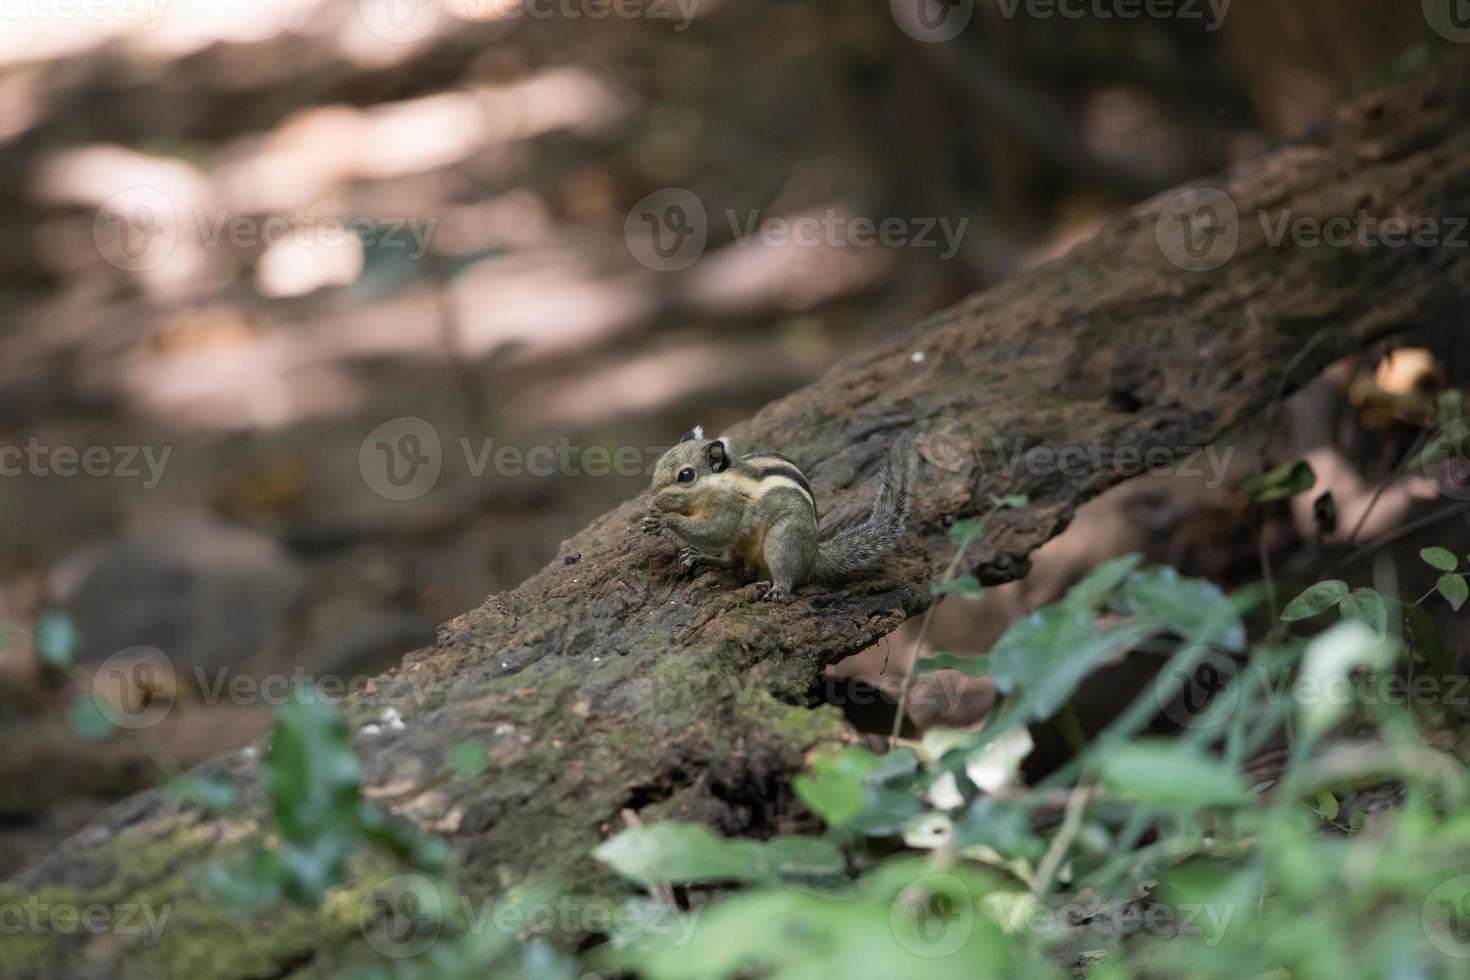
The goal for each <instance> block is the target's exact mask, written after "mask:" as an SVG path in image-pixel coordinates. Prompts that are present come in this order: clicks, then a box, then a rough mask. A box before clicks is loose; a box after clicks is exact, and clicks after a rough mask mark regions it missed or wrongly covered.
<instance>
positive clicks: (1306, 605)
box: [1281, 579, 1350, 623]
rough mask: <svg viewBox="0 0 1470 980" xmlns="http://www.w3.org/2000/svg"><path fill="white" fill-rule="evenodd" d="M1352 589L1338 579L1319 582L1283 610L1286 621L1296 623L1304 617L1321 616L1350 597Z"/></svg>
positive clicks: (1282, 613) (1283, 617) (1282, 617)
mask: <svg viewBox="0 0 1470 980" xmlns="http://www.w3.org/2000/svg"><path fill="white" fill-rule="evenodd" d="M1349 592H1350V590H1349V589H1348V584H1347V583H1346V582H1343V581H1339V580H1338V579H1331V580H1329V581H1326V582H1318V583H1317V584H1316V585H1314V586H1312V587H1311V588H1309V589H1307V590H1306V591H1305V592H1303V593H1302V594H1301V595H1299V596H1297V597H1296V598H1295V599H1293V600H1291V602H1289V603H1287V606H1286V608H1285V609H1284V610H1282V612H1281V619H1282V620H1283V621H1284V622H1288V623H1296V622H1300V621H1301V620H1303V619H1311V618H1312V617H1313V616H1320V615H1322V613H1325V612H1326V611H1327V610H1329V609H1334V608H1336V607H1337V605H1338V604H1339V603H1341V602H1342V601H1343V600H1344V599H1346V598H1347V597H1348V594H1349Z"/></svg>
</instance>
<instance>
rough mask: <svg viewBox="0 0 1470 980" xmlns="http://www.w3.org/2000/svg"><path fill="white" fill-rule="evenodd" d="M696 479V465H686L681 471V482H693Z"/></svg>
mask: <svg viewBox="0 0 1470 980" xmlns="http://www.w3.org/2000/svg"><path fill="white" fill-rule="evenodd" d="M693 481H694V467H692V466H686V467H684V468H683V469H682V470H680V471H679V482H680V483H692V482H693Z"/></svg>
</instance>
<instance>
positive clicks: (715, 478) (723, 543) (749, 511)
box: [642, 426, 909, 601]
mask: <svg viewBox="0 0 1470 980" xmlns="http://www.w3.org/2000/svg"><path fill="white" fill-rule="evenodd" d="M908 510H909V459H908V447H907V445H905V444H898V445H895V446H894V447H893V448H891V449H890V450H889V451H888V454H887V456H886V457H885V459H884V461H883V468H882V471H881V472H880V474H879V481H878V494H877V497H876V499H874V501H873V509H872V512H871V513H869V514H868V516H867V518H866V519H864V520H862V521H859V522H857V523H853V524H850V525H848V526H846V527H842V528H839V529H836V530H832V529H828V530H827V531H822V532H819V531H818V530H817V503H816V498H815V497H813V496H812V488H811V486H810V484H808V483H807V481H806V477H805V476H803V475H802V472H801V470H800V469H798V468H797V466H796V464H795V463H793V462H791V460H789V459H787V458H786V457H784V456H781V455H779V454H777V453H752V454H750V455H748V456H742V457H736V455H735V453H734V451H733V450H732V449H731V448H730V440H729V439H728V438H720V439H708V440H707V439H705V438H704V430H703V429H701V428H699V427H697V426H696V427H695V428H694V429H693V431H691V432H688V433H686V434H685V435H684V438H683V439H681V440H680V441H679V444H678V445H676V446H674V447H673V448H672V449H670V450H669V451H668V452H666V453H664V454H663V456H662V457H660V459H659V461H658V463H657V464H656V465H655V468H654V474H653V484H652V486H651V487H650V488H649V516H647V517H645V518H644V519H643V522H642V527H643V530H644V531H645V532H646V533H649V534H654V533H657V532H658V531H659V530H661V529H662V528H668V529H669V530H670V531H673V532H674V534H675V535H676V536H678V537H679V538H680V539H681V540H682V541H683V542H684V543H685V544H686V545H687V547H685V548H683V549H681V550H680V552H679V566H680V568H681V569H682V570H684V571H685V572H690V573H692V572H694V571H695V570H696V569H697V568H698V567H699V566H700V565H711V566H714V567H717V568H732V569H733V568H745V569H746V570H748V571H752V572H755V573H756V574H758V575H759V576H760V578H761V579H762V582H761V584H762V585H763V586H765V593H764V595H763V596H762V598H765V599H770V600H773V601H781V600H784V599H786V598H787V597H789V596H790V595H791V592H792V590H794V589H795V588H796V587H797V586H799V585H803V584H805V583H806V582H809V581H812V580H820V581H832V580H834V579H841V578H845V577H847V576H850V575H852V574H854V573H856V572H861V571H863V570H864V569H867V568H870V567H871V566H872V565H873V564H875V563H876V562H877V561H878V559H880V558H882V557H883V556H884V555H885V554H887V553H888V552H890V551H892V550H893V549H894V548H895V547H897V545H898V543H899V542H900V541H901V540H902V539H903V529H904V521H905V519H906V518H907V517H908Z"/></svg>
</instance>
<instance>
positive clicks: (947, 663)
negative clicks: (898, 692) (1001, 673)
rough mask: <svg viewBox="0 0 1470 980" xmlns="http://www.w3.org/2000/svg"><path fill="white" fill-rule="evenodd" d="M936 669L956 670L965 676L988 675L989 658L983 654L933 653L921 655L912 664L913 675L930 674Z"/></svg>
mask: <svg viewBox="0 0 1470 980" xmlns="http://www.w3.org/2000/svg"><path fill="white" fill-rule="evenodd" d="M936 670H957V671H959V672H960V673H962V674H964V675H965V676H967V677H989V676H990V658H989V657H988V656H984V655H974V656H966V655H964V654H954V653H934V654H931V655H929V656H927V657H921V658H920V659H919V660H918V662H916V663H915V664H914V676H915V677H918V676H919V675H921V674H932V673H934V672H935V671H936Z"/></svg>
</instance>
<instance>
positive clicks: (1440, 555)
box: [1419, 548, 1460, 572]
mask: <svg viewBox="0 0 1470 980" xmlns="http://www.w3.org/2000/svg"><path fill="white" fill-rule="evenodd" d="M1419 557H1421V558H1423V559H1424V561H1425V562H1426V563H1427V564H1429V565H1432V566H1433V567H1435V568H1437V569H1439V570H1440V571H1441V572H1453V571H1454V570H1455V569H1457V568H1459V567H1460V559H1459V558H1458V557H1456V555H1455V553H1454V552H1453V551H1450V550H1449V549H1448V548H1425V549H1424V550H1423V551H1421V552H1419Z"/></svg>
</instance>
